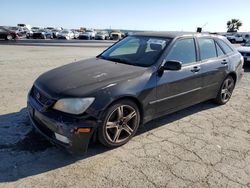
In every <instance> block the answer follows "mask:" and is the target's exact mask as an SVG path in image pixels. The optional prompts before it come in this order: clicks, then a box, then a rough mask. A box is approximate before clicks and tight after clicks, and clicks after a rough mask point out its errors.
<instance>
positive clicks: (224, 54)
mask: <svg viewBox="0 0 250 188" xmlns="http://www.w3.org/2000/svg"><path fill="white" fill-rule="evenodd" d="M214 43H215V47H216V53H217V57H223V56H226V53H225V52H224V50H223V49H222V48H221V46H220V45H219V43H218V42H217V41H216V40H214ZM217 46H218V47H219V48H220V49H221V51H222V52H223V55H220V56H219V54H218V49H217Z"/></svg>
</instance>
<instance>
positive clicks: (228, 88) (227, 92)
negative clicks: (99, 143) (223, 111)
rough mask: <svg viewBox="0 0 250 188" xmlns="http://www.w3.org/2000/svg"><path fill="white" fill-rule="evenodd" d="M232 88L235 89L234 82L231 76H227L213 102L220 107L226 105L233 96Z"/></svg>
mask: <svg viewBox="0 0 250 188" xmlns="http://www.w3.org/2000/svg"><path fill="white" fill-rule="evenodd" d="M234 87H235V80H234V79H233V77H232V76H228V77H227V78H226V79H225V80H224V81H223V83H222V85H221V88H220V90H219V92H218V94H217V97H216V99H215V102H216V103H217V104H221V105H223V104H226V103H227V102H228V101H229V100H230V98H231V96H232V94H233V90H234Z"/></svg>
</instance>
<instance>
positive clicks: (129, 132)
mask: <svg viewBox="0 0 250 188" xmlns="http://www.w3.org/2000/svg"><path fill="white" fill-rule="evenodd" d="M123 130H124V131H126V132H127V133H128V134H129V135H131V134H132V132H133V129H131V127H130V126H128V124H125V125H124V126H123Z"/></svg>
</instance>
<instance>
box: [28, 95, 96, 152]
mask: <svg viewBox="0 0 250 188" xmlns="http://www.w3.org/2000/svg"><path fill="white" fill-rule="evenodd" d="M38 105H39V104H37V103H36V101H35V99H33V98H32V97H31V96H29V97H28V103H27V107H28V113H29V117H30V120H31V123H32V125H33V126H34V128H35V129H36V130H37V131H38V132H39V133H40V134H41V135H43V136H44V137H45V138H46V139H47V140H49V141H50V142H51V143H53V144H55V145H57V146H60V147H63V148H64V149H66V150H67V151H68V152H70V153H72V154H78V153H83V152H86V151H87V149H88V145H89V142H90V139H91V137H92V135H93V133H94V131H95V129H96V127H97V122H96V121H93V120H86V119H81V118H80V119H75V118H70V117H64V116H63V115H62V114H61V115H58V114H57V115H55V113H53V112H52V113H51V112H45V111H43V110H41V108H40V107H38ZM79 128H90V132H87V133H81V132H80V133H78V132H77V130H78V129H79ZM55 133H57V134H59V135H61V136H63V137H65V138H67V139H68V142H63V141H60V140H58V138H56V135H55Z"/></svg>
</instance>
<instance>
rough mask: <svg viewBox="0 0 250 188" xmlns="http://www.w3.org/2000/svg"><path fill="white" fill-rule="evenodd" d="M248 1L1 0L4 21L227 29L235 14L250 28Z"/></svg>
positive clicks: (70, 25) (65, 25) (10, 23)
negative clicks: (227, 24) (228, 22)
mask: <svg viewBox="0 0 250 188" xmlns="http://www.w3.org/2000/svg"><path fill="white" fill-rule="evenodd" d="M249 7H250V0H239V1H229V0H123V1H122V0H105V1H103V0H40V1H35V0H21V1H20V0H0V25H6V26H15V25H16V24H17V23H25V24H29V25H31V26H41V27H47V26H53V27H63V28H68V29H73V28H74V29H77V28H79V27H86V28H96V29H106V28H111V29H131V30H153V31H195V30H196V28H197V27H202V26H204V27H203V30H204V31H210V32H215V31H216V32H224V31H226V23H227V21H228V20H230V19H232V18H236V19H240V20H241V21H242V23H243V26H242V27H241V28H240V31H250V11H249V10H250V9H249Z"/></svg>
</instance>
